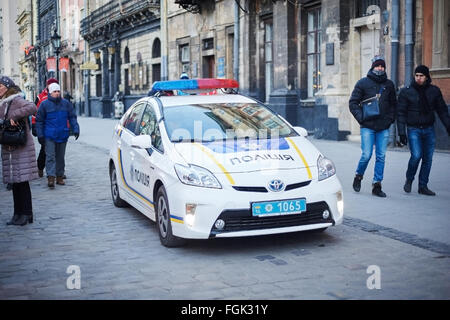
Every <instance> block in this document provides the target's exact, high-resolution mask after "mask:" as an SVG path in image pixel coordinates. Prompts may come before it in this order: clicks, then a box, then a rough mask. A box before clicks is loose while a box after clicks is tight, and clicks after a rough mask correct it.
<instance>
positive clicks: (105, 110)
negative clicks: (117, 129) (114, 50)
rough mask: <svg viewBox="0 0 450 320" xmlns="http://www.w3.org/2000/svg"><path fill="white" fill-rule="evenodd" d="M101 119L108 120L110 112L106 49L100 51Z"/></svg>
mask: <svg viewBox="0 0 450 320" xmlns="http://www.w3.org/2000/svg"><path fill="white" fill-rule="evenodd" d="M101 50H102V58H103V59H102V60H103V61H102V99H101V102H102V117H103V118H110V117H111V112H112V105H111V96H110V88H109V83H110V81H109V72H110V71H109V52H108V47H107V46H104V47H103V48H102V49H101Z"/></svg>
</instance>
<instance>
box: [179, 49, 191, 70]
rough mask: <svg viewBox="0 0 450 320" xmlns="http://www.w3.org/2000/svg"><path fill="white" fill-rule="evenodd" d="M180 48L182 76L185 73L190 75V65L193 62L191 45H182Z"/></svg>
mask: <svg viewBox="0 0 450 320" xmlns="http://www.w3.org/2000/svg"><path fill="white" fill-rule="evenodd" d="M179 48H180V63H181V70H180V74H181V73H183V72H186V73H189V64H190V62H191V55H190V51H189V45H188V44H184V45H180V47H179Z"/></svg>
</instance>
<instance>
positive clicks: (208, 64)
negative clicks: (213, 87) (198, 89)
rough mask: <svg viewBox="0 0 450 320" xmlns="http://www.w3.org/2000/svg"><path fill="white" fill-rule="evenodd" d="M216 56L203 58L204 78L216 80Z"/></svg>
mask: <svg viewBox="0 0 450 320" xmlns="http://www.w3.org/2000/svg"><path fill="white" fill-rule="evenodd" d="M214 68H215V60H214V56H203V78H214Z"/></svg>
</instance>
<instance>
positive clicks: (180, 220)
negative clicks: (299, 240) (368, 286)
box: [167, 176, 343, 239]
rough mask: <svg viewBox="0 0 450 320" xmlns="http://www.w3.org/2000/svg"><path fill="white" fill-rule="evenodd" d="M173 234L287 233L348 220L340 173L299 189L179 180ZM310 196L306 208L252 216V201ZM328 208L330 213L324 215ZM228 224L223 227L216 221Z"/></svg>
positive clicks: (171, 192)
mask: <svg viewBox="0 0 450 320" xmlns="http://www.w3.org/2000/svg"><path fill="white" fill-rule="evenodd" d="M167 193H168V198H169V207H170V212H171V222H172V232H173V234H174V235H175V236H177V237H181V238H187V239H207V238H213V237H241V236H255V235H265V234H275V233H287V232H295V231H304V230H312V229H321V228H327V227H329V226H333V225H338V224H341V223H342V221H343V204H342V203H340V204H339V206H340V207H341V210H339V209H338V201H342V202H343V195H342V187H341V184H340V182H339V180H338V178H337V177H336V176H333V177H330V178H328V179H326V180H323V181H320V182H319V181H317V180H313V181H311V183H310V184H308V185H307V186H303V187H300V188H297V189H294V190H289V191H283V192H279V193H274V192H266V193H262V192H248V191H238V190H235V189H234V188H232V187H231V186H225V187H224V188H223V189H210V188H200V187H194V186H188V185H184V184H182V183H176V184H174V185H171V186H170V188H167ZM297 198H306V202H307V205H306V212H302V213H301V214H291V215H280V216H272V217H253V216H252V213H251V202H258V201H276V200H286V199H297ZM187 204H188V205H192V204H194V205H195V206H196V209H195V214H194V215H193V216H192V215H190V217H189V216H187V215H186V205H187ZM325 210H328V212H329V217H327V218H326V219H325V218H323V213H324V211H325ZM219 218H220V219H222V220H223V221H224V222H225V226H224V228H223V229H217V228H216V227H215V226H214V224H215V222H216V221H217V219H219Z"/></svg>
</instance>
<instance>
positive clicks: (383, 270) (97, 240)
mask: <svg viewBox="0 0 450 320" xmlns="http://www.w3.org/2000/svg"><path fill="white" fill-rule="evenodd" d="M107 160H108V153H107V150H106V149H102V148H96V147H93V146H90V145H88V144H86V143H82V142H79V141H78V142H75V143H74V142H73V140H72V138H71V140H70V142H69V144H68V147H67V155H66V174H67V177H68V179H67V180H66V183H67V184H66V185H65V186H58V185H57V186H56V188H55V190H49V189H48V188H47V186H46V179H45V178H41V179H39V180H36V181H33V182H32V183H31V187H32V194H33V207H34V214H35V222H34V223H33V224H30V225H26V226H24V227H18V226H6V222H7V221H8V220H9V219H10V218H11V215H12V194H11V192H10V191H7V190H6V188H4V187H3V186H1V190H0V299H449V297H450V285H449V284H450V260H449V253H448V251H446V250H447V249H446V248H443V252H440V250H429V249H427V248H423V247H419V246H417V245H414V243H410V242H405V241H398V240H397V239H395V237H392V236H391V237H390V236H389V235H388V233H389V230H387V231H386V230H384V232H377V230H375V229H376V228H375V229H373V228H372V229H370V228H368V229H367V224H365V225H364V226H361V225H360V224H358V223H359V222H360V221H358V220H355V219H353V220H346V223H345V224H343V225H341V226H338V227H335V228H329V229H328V230H327V231H326V232H324V233H292V234H285V235H274V236H264V237H252V238H240V239H216V240H202V241H199V240H195V241H189V242H188V244H187V245H186V246H185V247H182V248H171V249H169V248H165V247H163V246H162V245H161V244H160V242H159V237H158V233H157V230H156V226H155V224H154V223H153V222H151V221H150V220H149V219H147V218H146V217H144V216H143V215H142V214H140V213H139V212H138V211H137V210H135V209H133V208H125V209H119V208H116V207H114V205H113V204H112V201H111V196H110V189H109V177H108V170H107V167H108V166H107ZM363 224H364V223H363ZM372 226H373V225H372ZM380 230H381V229H380ZM382 231H383V230H382ZM433 248H434V247H433ZM373 265H375V266H378V267H379V271H380V275H381V277H380V279H379V280H380V286H381V289H372V290H369V289H368V286H367V282H368V278H369V277H371V275H372V273H371V272H369V273H368V268H369V266H373ZM69 266H78V267H79V270H80V284H81V288H80V289H73V290H70V289H68V282H69V284H70V281H68V280H69V278H70V277H71V276H72V273H71V272H69V273H67V270H68V268H69ZM69 270H70V269H69ZM369 270H371V269H369ZM69 287H70V285H69Z"/></svg>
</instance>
